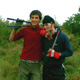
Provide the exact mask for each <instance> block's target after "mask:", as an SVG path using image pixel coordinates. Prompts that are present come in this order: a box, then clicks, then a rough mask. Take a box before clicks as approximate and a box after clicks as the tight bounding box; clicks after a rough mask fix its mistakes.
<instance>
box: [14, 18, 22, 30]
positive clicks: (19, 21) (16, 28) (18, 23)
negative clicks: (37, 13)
mask: <svg viewBox="0 0 80 80" xmlns="http://www.w3.org/2000/svg"><path fill="white" fill-rule="evenodd" d="M22 24H23V20H21V19H19V18H17V20H16V24H15V25H22ZM19 28H21V27H14V29H15V30H18V29H19Z"/></svg>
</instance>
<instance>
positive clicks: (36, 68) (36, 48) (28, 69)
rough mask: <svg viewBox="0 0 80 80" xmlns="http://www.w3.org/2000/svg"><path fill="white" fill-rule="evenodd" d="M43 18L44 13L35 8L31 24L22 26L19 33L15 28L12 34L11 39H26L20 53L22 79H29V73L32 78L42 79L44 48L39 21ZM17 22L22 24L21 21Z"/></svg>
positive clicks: (31, 14) (33, 79) (34, 79)
mask: <svg viewBox="0 0 80 80" xmlns="http://www.w3.org/2000/svg"><path fill="white" fill-rule="evenodd" d="M41 18H42V14H41V12H40V11H38V10H33V11H32V12H31V13H30V20H31V25H30V26H28V27H24V28H21V29H20V30H19V31H18V32H17V33H16V31H17V29H18V28H15V29H13V31H12V32H11V34H10V38H9V40H10V41H16V40H19V39H21V38H23V39H24V43H23V49H22V52H21V55H20V63H19V68H20V79H19V80H28V76H29V74H31V76H30V77H32V80H40V79H41V71H40V68H41V65H40V61H41V60H42V56H43V54H42V48H41V35H40V31H41V30H42V28H41V27H40V26H39V22H40V20H41ZM17 24H21V22H20V21H18V22H17Z"/></svg>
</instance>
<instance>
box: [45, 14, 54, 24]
mask: <svg viewBox="0 0 80 80" xmlns="http://www.w3.org/2000/svg"><path fill="white" fill-rule="evenodd" d="M46 23H55V21H54V19H53V18H51V17H50V16H48V15H46V16H45V17H44V19H43V24H46Z"/></svg>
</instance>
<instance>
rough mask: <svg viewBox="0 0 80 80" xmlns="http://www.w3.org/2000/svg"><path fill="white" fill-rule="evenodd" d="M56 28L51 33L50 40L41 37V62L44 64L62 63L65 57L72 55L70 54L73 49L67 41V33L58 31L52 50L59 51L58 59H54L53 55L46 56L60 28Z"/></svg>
mask: <svg viewBox="0 0 80 80" xmlns="http://www.w3.org/2000/svg"><path fill="white" fill-rule="evenodd" d="M56 29H57V31H56V32H55V33H54V34H53V36H52V37H53V39H52V40H48V39H46V38H45V37H43V38H42V39H43V40H42V41H43V44H42V47H43V51H44V56H43V63H44V65H47V66H51V65H62V63H63V62H64V61H65V57H69V56H72V54H73V50H72V47H71V44H70V41H69V39H68V37H67V35H66V34H64V33H62V32H61V31H60V33H59V36H58V38H57V41H56V44H55V47H54V50H55V51H56V52H59V53H61V57H60V58H59V59H56V58H54V57H47V56H46V55H47V54H48V50H49V48H52V45H53V43H54V40H55V37H56V35H57V33H58V31H59V30H60V29H59V28H56Z"/></svg>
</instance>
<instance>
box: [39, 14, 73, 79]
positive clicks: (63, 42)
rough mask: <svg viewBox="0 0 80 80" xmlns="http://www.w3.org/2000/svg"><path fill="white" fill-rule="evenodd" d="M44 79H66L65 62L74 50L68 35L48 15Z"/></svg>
mask: <svg viewBox="0 0 80 80" xmlns="http://www.w3.org/2000/svg"><path fill="white" fill-rule="evenodd" d="M43 25H44V28H45V30H41V32H40V34H41V35H42V36H43V46H42V47H43V51H44V57H43V80H66V76H65V69H64V66H63V62H64V61H65V57H69V56H72V54H73V51H72V47H71V45H70V42H69V39H68V37H67V36H66V35H65V34H64V33H62V32H61V30H60V29H59V28H58V27H54V26H55V21H54V19H53V18H51V17H50V16H48V15H46V16H45V17H44V19H43Z"/></svg>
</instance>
